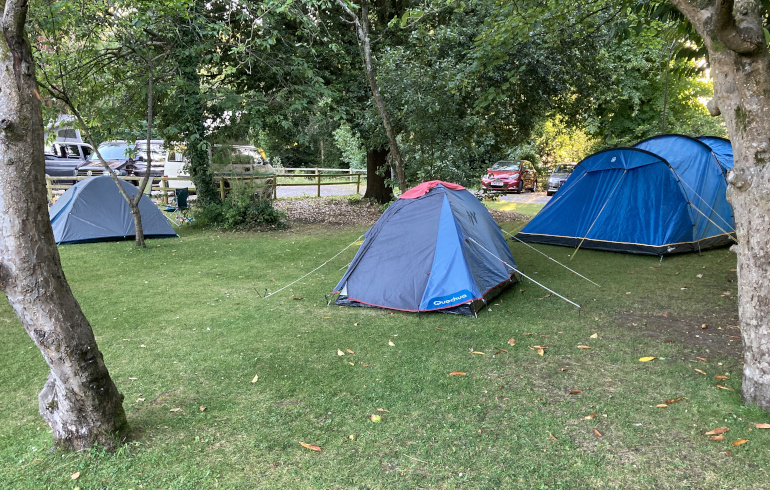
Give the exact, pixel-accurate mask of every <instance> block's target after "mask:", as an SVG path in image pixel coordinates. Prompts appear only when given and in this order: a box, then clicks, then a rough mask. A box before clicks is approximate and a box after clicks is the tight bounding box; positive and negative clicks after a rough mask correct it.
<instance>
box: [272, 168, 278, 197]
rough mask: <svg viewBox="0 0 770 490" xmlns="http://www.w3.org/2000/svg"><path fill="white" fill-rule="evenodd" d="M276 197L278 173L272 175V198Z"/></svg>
mask: <svg viewBox="0 0 770 490" xmlns="http://www.w3.org/2000/svg"><path fill="white" fill-rule="evenodd" d="M276 199H278V174H277V173H276V174H274V176H273V200H276Z"/></svg>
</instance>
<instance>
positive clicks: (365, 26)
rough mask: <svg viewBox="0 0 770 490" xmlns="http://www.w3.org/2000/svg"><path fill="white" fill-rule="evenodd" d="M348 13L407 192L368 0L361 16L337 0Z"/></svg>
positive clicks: (401, 187) (397, 171)
mask: <svg viewBox="0 0 770 490" xmlns="http://www.w3.org/2000/svg"><path fill="white" fill-rule="evenodd" d="M337 4H339V5H340V6H341V7H342V9H343V10H344V11H345V13H346V14H348V16H349V17H350V19H351V22H353V24H354V25H355V27H356V34H357V35H358V41H359V43H360V45H361V52H362V54H363V57H364V71H365V72H366V79H367V80H368V81H369V87H370V88H371V90H372V98H373V99H374V103H375V105H376V106H377V110H378V111H379V113H380V117H381V118H382V125H383V127H384V128H385V134H386V135H387V137H388V145H389V146H390V153H391V155H392V156H393V161H394V162H395V164H396V165H395V167H396V178H397V179H398V186H399V188H400V190H401V192H402V193H403V192H406V176H405V174H404V161H403V159H402V158H401V152H400V151H399V149H398V141H397V140H396V134H395V132H394V131H393V125H392V124H391V122H390V114H389V112H388V108H387V107H385V101H384V99H383V98H382V94H381V93H380V88H379V85H378V84H377V76H376V74H375V72H374V61H373V59H372V48H371V45H370V43H369V11H368V8H367V2H366V1H364V2H363V4H362V7H361V17H360V18H359V17H358V15H356V14H355V12H353V11H352V10H350V8H349V7H348V6H347V5H346V4H345V2H344V1H343V0H337Z"/></svg>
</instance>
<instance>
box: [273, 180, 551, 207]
mask: <svg viewBox="0 0 770 490" xmlns="http://www.w3.org/2000/svg"><path fill="white" fill-rule="evenodd" d="M360 191H361V195H362V196H363V195H364V193H365V192H366V186H365V185H361V189H360ZM355 193H356V186H355V185H354V184H353V185H322V186H321V196H322V197H327V196H348V195H353V194H355ZM317 195H318V187H317V186H314V185H302V186H293V187H281V186H279V187H278V197H279V198H280V197H315V196H317ZM500 200H501V201H504V202H526V203H537V204H545V203H547V202H548V201H550V200H551V198H550V197H549V196H546V195H545V192H522V193H521V194H505V195H502V196H500Z"/></svg>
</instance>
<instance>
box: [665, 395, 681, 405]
mask: <svg viewBox="0 0 770 490" xmlns="http://www.w3.org/2000/svg"><path fill="white" fill-rule="evenodd" d="M682 400H684V397H683V396H680V397H679V398H671V399H670V400H666V403H667V404H669V405H671V404H672V403H676V402H680V401H682Z"/></svg>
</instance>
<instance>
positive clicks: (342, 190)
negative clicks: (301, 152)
mask: <svg viewBox="0 0 770 490" xmlns="http://www.w3.org/2000/svg"><path fill="white" fill-rule="evenodd" d="M360 191H361V195H362V196H363V195H364V193H365V192H366V186H365V185H363V184H362V185H361V189H360ZM355 193H356V185H355V184H348V185H322V186H321V197H327V196H348V195H353V194H355ZM317 195H318V186H316V185H299V186H292V187H282V186H278V197H279V198H281V197H315V196H317Z"/></svg>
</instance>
